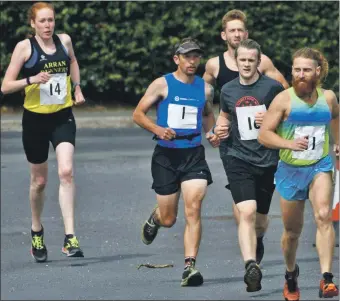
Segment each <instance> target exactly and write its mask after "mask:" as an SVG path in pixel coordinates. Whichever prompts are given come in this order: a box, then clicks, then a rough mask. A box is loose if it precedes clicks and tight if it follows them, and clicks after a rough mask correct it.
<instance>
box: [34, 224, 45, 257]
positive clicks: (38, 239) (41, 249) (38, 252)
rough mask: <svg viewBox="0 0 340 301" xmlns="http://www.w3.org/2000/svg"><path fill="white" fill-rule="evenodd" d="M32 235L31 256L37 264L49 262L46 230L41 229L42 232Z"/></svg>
mask: <svg viewBox="0 0 340 301" xmlns="http://www.w3.org/2000/svg"><path fill="white" fill-rule="evenodd" d="M31 235H32V247H31V255H32V257H33V258H34V259H35V261H36V262H45V261H46V260H47V248H46V246H45V244H44V228H41V231H40V232H33V231H32V230H31Z"/></svg>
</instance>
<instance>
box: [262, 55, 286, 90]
mask: <svg viewBox="0 0 340 301" xmlns="http://www.w3.org/2000/svg"><path fill="white" fill-rule="evenodd" d="M260 68H261V70H262V72H263V73H264V74H265V75H266V76H268V77H270V78H272V79H275V80H277V81H278V82H280V83H281V84H282V86H283V87H284V88H285V89H288V88H289V84H288V82H287V81H286V79H285V78H284V76H283V75H282V74H281V72H280V71H279V70H277V69H276V67H275V66H274V64H273V62H272V60H271V59H270V58H269V57H268V56H266V55H264V54H262V56H261V64H260Z"/></svg>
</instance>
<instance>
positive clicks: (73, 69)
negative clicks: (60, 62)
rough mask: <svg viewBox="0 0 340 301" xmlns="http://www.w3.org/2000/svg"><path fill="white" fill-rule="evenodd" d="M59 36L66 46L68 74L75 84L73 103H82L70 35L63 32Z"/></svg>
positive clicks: (78, 72)
mask: <svg viewBox="0 0 340 301" xmlns="http://www.w3.org/2000/svg"><path fill="white" fill-rule="evenodd" d="M59 38H60V40H61V42H62V43H63V44H64V45H65V46H66V49H67V52H68V56H69V58H70V75H71V79H72V82H73V84H74V85H75V87H74V96H75V104H82V103H83V102H84V101H85V99H84V96H83V93H82V91H81V87H80V70H79V65H78V61H77V58H76V56H75V54H74V50H73V46H72V40H71V37H70V36H69V35H68V34H66V33H63V34H60V35H59Z"/></svg>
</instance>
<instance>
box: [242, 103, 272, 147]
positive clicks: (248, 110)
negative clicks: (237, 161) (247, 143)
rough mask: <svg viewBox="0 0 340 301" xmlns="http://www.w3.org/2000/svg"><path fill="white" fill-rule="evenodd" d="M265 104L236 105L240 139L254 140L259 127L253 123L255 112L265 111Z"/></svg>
mask: <svg viewBox="0 0 340 301" xmlns="http://www.w3.org/2000/svg"><path fill="white" fill-rule="evenodd" d="M266 111H267V109H266V106H265V105H260V106H252V107H236V115H237V124H238V131H239V132H240V137H241V140H255V139H257V136H258V134H259V129H260V127H259V126H257V125H256V124H255V113H257V112H266Z"/></svg>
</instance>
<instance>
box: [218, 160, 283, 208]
mask: <svg viewBox="0 0 340 301" xmlns="http://www.w3.org/2000/svg"><path fill="white" fill-rule="evenodd" d="M224 160H225V161H224V163H227V166H225V169H226V173H227V177H228V181H229V185H227V186H226V188H227V189H229V190H230V191H231V194H232V196H233V199H234V202H235V204H237V203H240V202H243V201H247V200H256V203H257V212H258V213H262V214H268V212H269V208H270V203H271V200H272V196H273V193H274V190H275V184H274V174H275V172H276V168H277V166H269V167H258V166H255V165H252V164H249V163H247V162H245V161H243V160H240V159H238V158H236V157H233V156H226V157H224ZM226 167H227V168H226Z"/></svg>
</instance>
